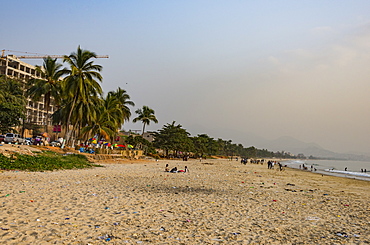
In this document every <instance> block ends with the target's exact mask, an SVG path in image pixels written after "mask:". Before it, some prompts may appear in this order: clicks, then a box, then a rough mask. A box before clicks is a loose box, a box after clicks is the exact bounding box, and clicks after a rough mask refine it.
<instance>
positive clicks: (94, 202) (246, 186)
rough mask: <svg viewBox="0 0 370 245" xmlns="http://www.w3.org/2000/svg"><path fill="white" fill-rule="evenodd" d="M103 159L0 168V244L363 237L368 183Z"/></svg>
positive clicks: (367, 239) (229, 164)
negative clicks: (63, 166) (58, 166)
mask: <svg viewBox="0 0 370 245" xmlns="http://www.w3.org/2000/svg"><path fill="white" fill-rule="evenodd" d="M166 163H168V164H169V165H170V167H175V166H177V167H178V168H179V169H183V168H184V166H185V165H187V166H188V168H189V170H190V172H189V173H166V172H164V168H165V165H166ZM103 165H104V167H100V168H93V169H84V170H68V171H55V172H35V173H33V172H18V171H3V172H1V173H0V180H1V185H0V197H1V198H0V208H1V214H0V243H1V244H367V243H370V232H369V227H370V216H369V212H370V206H369V203H370V193H369V187H370V182H366V181H359V180H352V179H346V178H340V177H333V176H322V175H320V174H314V173H310V172H304V171H300V170H296V169H285V170H284V171H277V170H269V169H267V165H266V164H265V165H255V164H247V165H242V164H240V162H236V161H228V160H208V159H207V160H203V161H202V162H200V161H199V160H196V161H195V160H193V161H188V162H183V161H164V160H160V161H128V160H127V161H124V162H122V163H111V164H103Z"/></svg>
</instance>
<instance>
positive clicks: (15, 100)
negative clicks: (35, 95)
mask: <svg viewBox="0 0 370 245" xmlns="http://www.w3.org/2000/svg"><path fill="white" fill-rule="evenodd" d="M25 106H26V100H25V98H24V96H23V89H22V84H21V82H19V81H17V80H14V79H10V78H8V77H6V76H0V133H3V134H4V133H8V132H12V131H14V127H16V126H20V125H21V124H22V121H23V119H24V118H25Z"/></svg>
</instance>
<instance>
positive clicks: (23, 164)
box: [0, 152, 102, 172]
mask: <svg viewBox="0 0 370 245" xmlns="http://www.w3.org/2000/svg"><path fill="white" fill-rule="evenodd" d="M92 167H102V166H101V165H96V164H93V163H90V162H89V161H88V159H87V158H86V156H83V155H79V154H68V155H60V154H57V153H55V152H43V153H40V154H39V155H37V156H30V155H20V154H14V155H11V156H10V157H6V156H4V155H3V154H0V169H1V170H21V171H31V172H36V171H37V172H42V171H54V170H62V169H82V168H92Z"/></svg>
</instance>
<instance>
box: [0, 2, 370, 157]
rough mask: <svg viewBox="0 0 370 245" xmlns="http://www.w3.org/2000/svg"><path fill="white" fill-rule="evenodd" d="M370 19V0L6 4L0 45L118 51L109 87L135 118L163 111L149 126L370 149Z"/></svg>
mask: <svg viewBox="0 0 370 245" xmlns="http://www.w3.org/2000/svg"><path fill="white" fill-rule="evenodd" d="M369 13H370V1H365V0H364V1H359V0H351V1H339V0H338V1H315V0H312V1H293V0H290V1H247V0H245V1H242V0H238V1H237V0H227V1H225V0H224V1H216V0H212V1H211V0H209V1H203V0H187V1H176V0H167V1H159V0H157V1H134V0H132V1H124V0H116V1H113V0H112V1H110V0H105V1H97V0H95V1H94V0H89V1H84V0H80V1H75V0H74V1H72V0H71V1H70V0H68V1H67V0H66V1H50V0H43V1H38V0H33V1H17V0H14V1H6V0H2V1H1V26H0V33H1V39H0V44H1V45H0V49H6V50H15V51H25V52H31V53H40V54H50V55H52V54H70V53H71V52H73V51H75V50H76V49H77V46H78V45H81V47H82V48H83V49H88V50H91V51H94V52H96V53H97V54H100V55H109V56H110V58H109V59H97V60H96V63H98V64H101V65H103V67H104V71H103V76H104V81H103V84H102V86H103V89H104V91H105V92H108V91H111V90H115V89H116V88H117V87H121V88H123V89H125V90H127V92H128V94H129V95H130V96H131V99H132V100H133V101H134V102H135V103H136V106H135V107H134V108H132V112H133V115H135V113H134V111H135V110H136V109H137V108H141V107H142V106H143V105H147V106H149V107H151V108H153V109H154V110H155V112H156V116H157V118H158V120H159V123H158V124H152V125H150V126H149V127H147V129H148V130H156V129H159V128H162V126H163V125H164V124H166V123H171V122H172V121H176V123H180V124H181V125H183V127H184V128H186V129H188V131H189V132H190V133H192V134H193V135H196V134H198V133H208V134H210V135H211V136H212V137H216V138H218V137H220V138H222V139H233V137H232V135H233V133H234V134H235V131H238V132H240V133H241V134H243V133H246V134H249V133H251V134H254V135H258V136H260V137H263V138H266V139H269V140H273V139H276V138H278V137H281V136H291V137H294V138H296V139H299V140H301V141H304V142H315V143H317V144H319V145H321V146H322V147H324V148H326V149H328V150H333V151H337V152H347V151H354V150H357V151H363V152H370V134H369V133H370V130H369V125H370V68H369V67H370V15H369ZM8 53H14V52H8ZM14 54H16V55H17V54H18V55H24V54H23V53H14ZM25 62H28V63H31V64H40V65H41V64H42V60H25ZM141 126H142V125H141V124H139V123H136V124H132V123H127V124H126V125H125V126H124V128H125V129H126V130H128V129H141ZM208 129H209V131H208ZM229 130H230V132H229ZM231 131H234V132H231ZM210 132H213V133H212V134H211V133H210ZM250 141H251V139H247V138H246V139H245V140H244V139H243V140H242V141H240V140H239V141H238V142H237V141H234V140H233V142H234V143H242V144H243V145H244V146H249V145H251V144H252V145H253V144H254V143H253V142H250Z"/></svg>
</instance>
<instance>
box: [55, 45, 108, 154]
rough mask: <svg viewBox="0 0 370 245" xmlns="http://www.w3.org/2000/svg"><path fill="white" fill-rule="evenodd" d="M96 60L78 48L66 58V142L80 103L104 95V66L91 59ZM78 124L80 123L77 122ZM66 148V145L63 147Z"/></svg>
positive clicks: (89, 53) (87, 52)
mask: <svg viewBox="0 0 370 245" xmlns="http://www.w3.org/2000/svg"><path fill="white" fill-rule="evenodd" d="M93 58H96V54H95V53H94V52H91V51H88V50H83V49H81V48H80V46H78V48H77V52H76V53H75V52H73V53H71V55H69V56H65V57H64V62H67V63H68V65H69V66H70V69H69V70H67V77H66V78H65V79H64V81H63V91H66V97H67V98H69V100H68V101H69V103H70V104H71V105H70V106H69V113H68V117H67V121H66V127H67V134H66V141H67V142H68V141H69V138H70V134H71V130H70V128H69V125H70V122H71V117H72V113H73V112H74V109H75V106H76V104H77V103H78V102H87V101H88V100H89V99H90V98H91V97H94V96H95V97H96V96H99V95H101V94H102V88H101V86H100V84H99V83H98V81H99V82H101V81H102V80H103V78H102V76H101V74H100V71H101V70H102V66H100V65H96V64H94V61H92V60H91V59H93ZM75 123H78V122H75ZM62 147H64V144H63V146H62Z"/></svg>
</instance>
